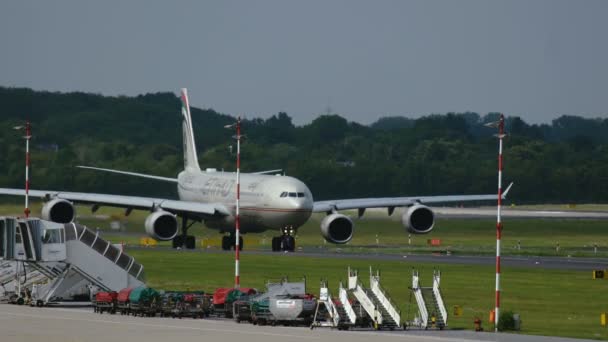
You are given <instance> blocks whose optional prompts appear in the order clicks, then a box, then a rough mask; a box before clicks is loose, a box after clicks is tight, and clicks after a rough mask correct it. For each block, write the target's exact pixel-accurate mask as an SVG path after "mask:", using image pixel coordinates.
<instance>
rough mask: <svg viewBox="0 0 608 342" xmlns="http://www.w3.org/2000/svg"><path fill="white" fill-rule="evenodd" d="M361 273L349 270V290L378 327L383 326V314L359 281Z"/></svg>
mask: <svg viewBox="0 0 608 342" xmlns="http://www.w3.org/2000/svg"><path fill="white" fill-rule="evenodd" d="M358 275H359V272H358V271H357V270H351V269H350V267H349V268H348V289H349V290H351V291H352V292H353V295H354V296H355V298H357V300H358V301H359V304H360V305H361V306H362V307H363V309H364V310H365V312H367V314H368V315H369V317H371V319H372V320H373V321H374V323H375V324H376V325H381V324H382V313H381V312H380V311H379V310H378V309H377V308H376V304H375V303H374V302H373V301H372V300H371V299H370V298H369V297H368V296H367V293H366V292H365V289H364V288H363V286H362V285H361V282H359V280H358Z"/></svg>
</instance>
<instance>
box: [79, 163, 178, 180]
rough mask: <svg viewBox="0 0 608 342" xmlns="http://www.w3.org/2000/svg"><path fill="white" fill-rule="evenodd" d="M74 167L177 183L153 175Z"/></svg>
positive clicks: (81, 167)
mask: <svg viewBox="0 0 608 342" xmlns="http://www.w3.org/2000/svg"><path fill="white" fill-rule="evenodd" d="M76 167H77V168H79V169H87V170H95V171H103V172H110V173H118V174H121V175H127V176H135V177H142V178H149V179H154V180H159V181H163V182H172V183H177V178H169V177H161V176H153V175H146V174H143V173H136V172H127V171H119V170H112V169H104V168H100V167H92V166H81V165H78V166H76Z"/></svg>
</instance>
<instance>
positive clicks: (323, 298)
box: [311, 281, 340, 328]
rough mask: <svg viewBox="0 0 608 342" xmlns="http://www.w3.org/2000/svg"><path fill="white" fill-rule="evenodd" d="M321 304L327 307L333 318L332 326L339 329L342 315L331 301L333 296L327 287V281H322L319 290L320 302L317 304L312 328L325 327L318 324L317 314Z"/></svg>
mask: <svg viewBox="0 0 608 342" xmlns="http://www.w3.org/2000/svg"><path fill="white" fill-rule="evenodd" d="M321 303H322V304H324V305H325V309H326V310H327V313H328V314H329V316H330V318H331V326H332V327H337V326H338V324H339V323H340V313H339V312H338V309H337V308H336V305H335V304H334V302H333V300H332V299H331V294H330V293H329V288H328V287H327V281H321V287H320V289H319V301H318V302H317V309H316V310H315V316H314V318H313V323H312V325H311V328H312V327H313V326H315V325H318V326H324V324H322V323H320V324H318V323H317V314H318V312H319V305H320V304H321ZM325 326H326V325H325Z"/></svg>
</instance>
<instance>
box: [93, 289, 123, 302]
mask: <svg viewBox="0 0 608 342" xmlns="http://www.w3.org/2000/svg"><path fill="white" fill-rule="evenodd" d="M117 297H118V293H116V292H114V291H112V292H97V293H96V294H95V301H96V302H97V303H111V302H114V301H115V300H116V298H117Z"/></svg>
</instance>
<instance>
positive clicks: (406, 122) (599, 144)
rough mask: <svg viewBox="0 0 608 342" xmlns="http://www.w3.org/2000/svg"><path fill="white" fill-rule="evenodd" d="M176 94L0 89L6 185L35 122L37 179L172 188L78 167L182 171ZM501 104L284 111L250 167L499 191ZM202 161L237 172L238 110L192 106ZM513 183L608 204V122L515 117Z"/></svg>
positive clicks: (521, 194) (339, 179) (326, 190)
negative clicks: (416, 112) (369, 120)
mask: <svg viewBox="0 0 608 342" xmlns="http://www.w3.org/2000/svg"><path fill="white" fill-rule="evenodd" d="M180 105H181V104H180V101H179V98H178V97H177V96H176V95H175V94H173V93H169V92H167V93H155V94H146V95H140V96H136V97H126V96H118V97H108V96H101V95H96V94H87V93H79V92H76V93H53V92H44V91H34V90H31V89H25V88H6V87H0V187H22V186H23V177H24V168H23V165H24V143H23V139H21V135H22V133H19V132H17V131H14V130H13V129H12V127H13V126H15V125H18V124H22V123H23V121H24V120H26V119H29V120H30V121H31V122H32V125H33V130H34V137H33V139H32V176H31V178H32V188H34V189H53V190H70V191H94V192H101V193H114V194H137V195H145V196H161V197H175V196H176V189H175V188H174V186H173V185H172V184H165V183H162V182H154V181H150V180H145V179H139V178H133V177H126V176H120V175H111V174H104V173H99V172H93V171H88V170H81V169H77V168H75V166H76V165H91V166H99V167H108V168H114V169H120V170H127V171H135V172H142V173H149V174H155V175H161V176H167V177H174V176H176V175H177V173H178V172H179V171H181V170H182V168H183V159H182V158H183V157H182V156H183V153H182V133H181V114H180ZM498 115H499V114H498V113H488V114H485V115H480V114H478V113H471V112H467V113H447V114H436V115H428V116H424V117H421V118H419V119H410V118H404V117H384V118H381V119H379V120H378V121H376V122H375V123H373V124H371V125H369V126H366V125H361V124H358V123H356V122H349V121H348V120H346V119H345V118H343V117H341V116H339V115H335V114H332V115H319V116H318V117H317V118H316V119H314V120H313V121H312V122H310V123H309V124H305V125H302V126H296V125H294V124H293V122H292V119H291V117H290V116H289V115H288V114H287V113H277V114H275V115H272V116H270V117H269V118H267V119H259V118H256V119H248V120H245V121H244V123H243V130H244V132H245V134H246V135H247V138H248V139H247V141H246V142H245V143H244V145H243V150H242V157H243V163H242V168H243V170H244V171H260V170H268V169H275V168H282V169H283V170H284V172H285V173H286V174H287V175H291V176H294V177H297V178H299V179H301V180H302V181H304V182H305V183H306V184H307V185H308V186H309V187H310V188H311V190H312V191H313V194H314V196H315V199H319V200H320V199H330V198H350V197H369V196H408V195H435V194H469V193H470V194H473V193H492V192H494V191H495V190H496V164H497V160H496V153H497V140H496V138H495V137H493V134H495V133H496V132H495V129H491V128H488V127H486V126H484V124H485V123H487V122H491V121H495V120H497V118H498ZM192 116H193V126H194V132H195V137H196V142H197V149H198V152H199V161H200V164H201V166H202V167H212V168H217V169H220V170H221V169H224V170H227V171H232V170H234V158H235V154H234V153H235V152H236V148H235V147H234V146H232V149H231V145H234V142H233V141H232V139H231V136H232V134H233V132H230V131H228V130H226V129H223V126H224V125H226V124H229V123H232V122H234V120H235V119H234V117H232V116H230V115H226V114H222V113H217V112H215V111H214V110H212V109H199V108H192ZM506 129H507V133H508V134H509V135H508V137H507V139H506V141H505V156H504V158H505V172H504V173H505V175H504V179H505V181H514V182H515V183H516V186H515V187H514V189H513V192H512V195H511V196H510V197H511V200H512V201H514V202H516V203H533V202H553V203H575V202H606V201H608V119H601V118H598V119H586V118H581V117H577V116H569V115H564V116H561V117H559V118H557V119H555V120H553V121H552V122H551V123H545V124H528V123H526V122H525V121H524V120H523V119H522V118H520V117H512V116H508V117H507V121H506Z"/></svg>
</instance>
